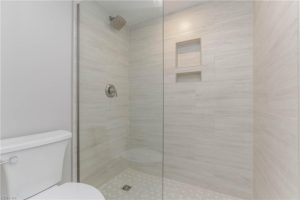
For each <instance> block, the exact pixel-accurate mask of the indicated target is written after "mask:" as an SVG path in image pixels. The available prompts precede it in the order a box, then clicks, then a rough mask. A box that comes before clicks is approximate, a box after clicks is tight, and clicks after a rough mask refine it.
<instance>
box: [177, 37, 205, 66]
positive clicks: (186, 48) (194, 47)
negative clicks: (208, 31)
mask: <svg viewBox="0 0 300 200" xmlns="http://www.w3.org/2000/svg"><path fill="white" fill-rule="evenodd" d="M199 65H201V39H200V38H196V39H191V40H186V41H182V42H177V43H176V67H177V68H179V67H195V66H199Z"/></svg>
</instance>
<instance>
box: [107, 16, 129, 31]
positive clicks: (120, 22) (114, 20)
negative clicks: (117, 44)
mask: <svg viewBox="0 0 300 200" xmlns="http://www.w3.org/2000/svg"><path fill="white" fill-rule="evenodd" d="M109 20H110V24H111V26H112V27H114V28H115V29H117V30H121V29H122V28H123V26H124V25H125V24H126V20H125V19H124V18H123V17H121V16H119V15H117V16H115V17H112V16H109Z"/></svg>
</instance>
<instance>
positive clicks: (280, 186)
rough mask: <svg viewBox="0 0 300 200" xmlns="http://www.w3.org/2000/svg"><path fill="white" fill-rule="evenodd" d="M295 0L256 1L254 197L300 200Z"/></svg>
mask: <svg viewBox="0 0 300 200" xmlns="http://www.w3.org/2000/svg"><path fill="white" fill-rule="evenodd" d="M298 4H299V3H298V1H255V3H254V19H255V20H254V21H255V23H254V29H255V40H254V198H255V199H258V200H259V199H291V200H292V199H299V191H298V189H299V177H298V176H299V163H298V154H299V152H298V148H299V140H298V138H299V132H298V131H299V130H298V129H299V128H298V127H299V124H298V123H299V115H298V114H299V113H298V103H299V102H298V90H299V85H298V83H299V81H298V71H299V70H298V67H299V66H298V64H299V63H298V60H299V57H298V56H299V54H298V53H299V51H298V48H299V47H298V45H299V41H298V34H299V32H298V31H299V30H298V21H299V19H298Z"/></svg>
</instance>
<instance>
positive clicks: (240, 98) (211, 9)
mask: <svg viewBox="0 0 300 200" xmlns="http://www.w3.org/2000/svg"><path fill="white" fill-rule="evenodd" d="M252 15H253V9H252V2H248V1H242V2H241V1H207V2H203V3H200V4H198V5H197V6H194V7H192V8H188V9H185V10H183V11H179V12H176V13H174V14H171V15H168V16H165V24H164V28H165V29H164V34H165V38H164V63H165V66H164V68H165V82H164V83H165V90H164V97H165V108H164V109H165V117H164V119H165V121H164V123H165V124H164V127H165V132H164V134H165V136H164V175H165V176H166V177H167V178H171V179H176V180H178V181H182V182H186V183H189V184H193V185H197V186H200V187H204V188H210V189H212V190H215V191H219V192H222V193H227V194H230V195H233V196H239V197H242V198H251V196H252V98H253V96H252V71H253V62H252V54H253V52H252V51H253V50H252V44H253V30H252V28H253V22H252V20H253V19H252V17H253V16H252ZM193 38H201V45H202V49H201V52H202V64H203V66H201V69H202V74H201V76H202V80H201V81H200V82H189V83H176V82H175V80H176V79H175V71H176V63H175V60H176V59H175V55H176V51H175V50H176V49H175V45H176V42H180V41H186V40H190V39H193Z"/></svg>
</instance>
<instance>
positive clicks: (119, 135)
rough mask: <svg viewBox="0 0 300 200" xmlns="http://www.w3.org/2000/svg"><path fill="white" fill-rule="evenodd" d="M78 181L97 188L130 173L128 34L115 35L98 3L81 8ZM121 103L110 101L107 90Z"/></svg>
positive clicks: (116, 32)
mask: <svg viewBox="0 0 300 200" xmlns="http://www.w3.org/2000/svg"><path fill="white" fill-rule="evenodd" d="M79 12H80V32H79V37H80V43H79V49H80V61H79V65H80V70H79V81H80V86H79V87H80V93H79V95H80V109H79V113H80V177H81V181H82V182H85V183H89V184H92V185H94V186H99V185H100V184H102V183H103V182H105V181H107V180H108V179H109V178H111V177H113V176H115V175H116V174H118V173H119V172H120V171H122V170H123V169H125V168H126V167H127V162H126V159H124V158H123V156H124V152H125V148H126V144H127V138H128V135H129V87H128V86H129V83H128V65H129V31H128V30H127V28H126V27H124V28H123V29H122V30H121V31H118V30H115V29H113V28H112V27H111V26H110V24H109V20H108V16H109V14H108V13H106V11H105V10H103V9H102V8H101V7H100V5H99V4H98V3H97V2H81V3H80V11H79ZM108 83H112V84H114V85H115V86H116V88H117V92H118V97H117V98H108V97H106V95H105V92H104V89H105V86H106V84H108Z"/></svg>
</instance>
